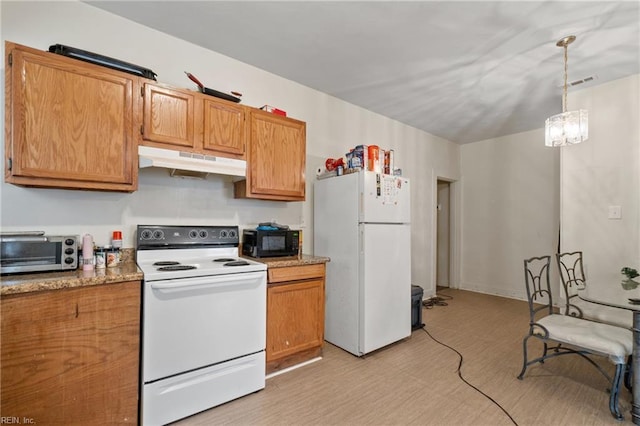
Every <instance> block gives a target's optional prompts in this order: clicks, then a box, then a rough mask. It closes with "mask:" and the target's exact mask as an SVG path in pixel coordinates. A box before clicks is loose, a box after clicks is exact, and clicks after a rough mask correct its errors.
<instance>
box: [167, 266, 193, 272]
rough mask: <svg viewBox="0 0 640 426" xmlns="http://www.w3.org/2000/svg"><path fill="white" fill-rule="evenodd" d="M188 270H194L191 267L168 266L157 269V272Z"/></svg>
mask: <svg viewBox="0 0 640 426" xmlns="http://www.w3.org/2000/svg"><path fill="white" fill-rule="evenodd" d="M189 269H196V267H195V266H193V265H169V266H162V267H160V268H158V271H187V270H189Z"/></svg>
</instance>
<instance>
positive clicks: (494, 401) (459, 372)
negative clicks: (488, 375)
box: [422, 304, 518, 426]
mask: <svg viewBox="0 0 640 426" xmlns="http://www.w3.org/2000/svg"><path fill="white" fill-rule="evenodd" d="M445 305H446V304H445ZM422 331H424V332H425V333H427V335H428V336H429V337H431V339H433V341H434V342H436V343H438V344H440V345H442V346H444V347H446V348H449V349H451V350H452V351H454V352H455V353H457V354H458V357H460V362H459V363H458V371H457V372H458V377H460V380H462V381H463V382H464V383H466V384H467V385H468V386H470V387H472V388H473V389H475V390H476V391H478V392H479V393H480V394H482V395H483V396H484V397H485V398H487V399H488V400H489V401H491V402H493V403H494V404H495V405H497V406H498V408H500V409H501V410H502V411H503V412H504V413H505V414H506V415H507V417H509V419H510V420H511V421H512V422H513V424H514V425H516V426H518V423H517V422H516V421H515V420H514V419H513V417H511V414H509V412H508V411H507V410H505V409H504V407H502V405H500V404H498V402H497V401H496V400H495V399H493V398H491V397H490V396H489V395H487V394H486V393H484V392H482V391H481V390H480V389H478V388H477V387H475V386H474V385H472V384H471V383H469V382H468V381H467V380H466V379H465V378H464V377H462V372H461V371H460V369H461V368H462V360H463V358H462V354H461V353H460V352H458V351H457V350H456V349H454V348H452V347H451V346H449V345H447V344H445V343H442V342H441V341H439V340H438V339H436V338H435V337H433V336H432V335H431V333H429V332H428V331H427V329H426V328H424V327H422Z"/></svg>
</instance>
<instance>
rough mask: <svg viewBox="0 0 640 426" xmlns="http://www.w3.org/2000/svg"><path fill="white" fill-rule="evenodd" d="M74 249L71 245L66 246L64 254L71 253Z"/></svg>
mask: <svg viewBox="0 0 640 426" xmlns="http://www.w3.org/2000/svg"><path fill="white" fill-rule="evenodd" d="M74 251H75V250H74V249H72V248H71V247H67V248H66V249H64V254H67V255H69V254H73V252H74Z"/></svg>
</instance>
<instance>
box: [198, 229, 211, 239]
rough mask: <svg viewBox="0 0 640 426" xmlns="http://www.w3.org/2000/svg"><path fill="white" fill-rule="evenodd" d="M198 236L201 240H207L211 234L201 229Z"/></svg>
mask: <svg viewBox="0 0 640 426" xmlns="http://www.w3.org/2000/svg"><path fill="white" fill-rule="evenodd" d="M198 235H200V238H207V237H208V236H209V233H208V232H207V231H205V230H204V229H201V230H200V232H199V233H198Z"/></svg>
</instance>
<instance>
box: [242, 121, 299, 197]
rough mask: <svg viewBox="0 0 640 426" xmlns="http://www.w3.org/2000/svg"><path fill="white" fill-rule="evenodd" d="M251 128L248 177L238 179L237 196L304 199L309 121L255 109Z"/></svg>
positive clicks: (250, 124)
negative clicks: (307, 126) (305, 121)
mask: <svg viewBox="0 0 640 426" xmlns="http://www.w3.org/2000/svg"><path fill="white" fill-rule="evenodd" d="M249 129H250V131H249V149H248V158H247V163H248V164H247V179H246V180H242V181H238V182H235V188H234V191H235V197H236V198H245V197H246V198H261V199H266V200H283V201H304V199H305V161H306V124H305V123H304V122H302V121H298V120H294V119H291V118H287V117H283V116H280V115H275V114H272V113H268V112H265V111H261V110H257V109H252V110H251V111H250V112H249Z"/></svg>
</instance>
